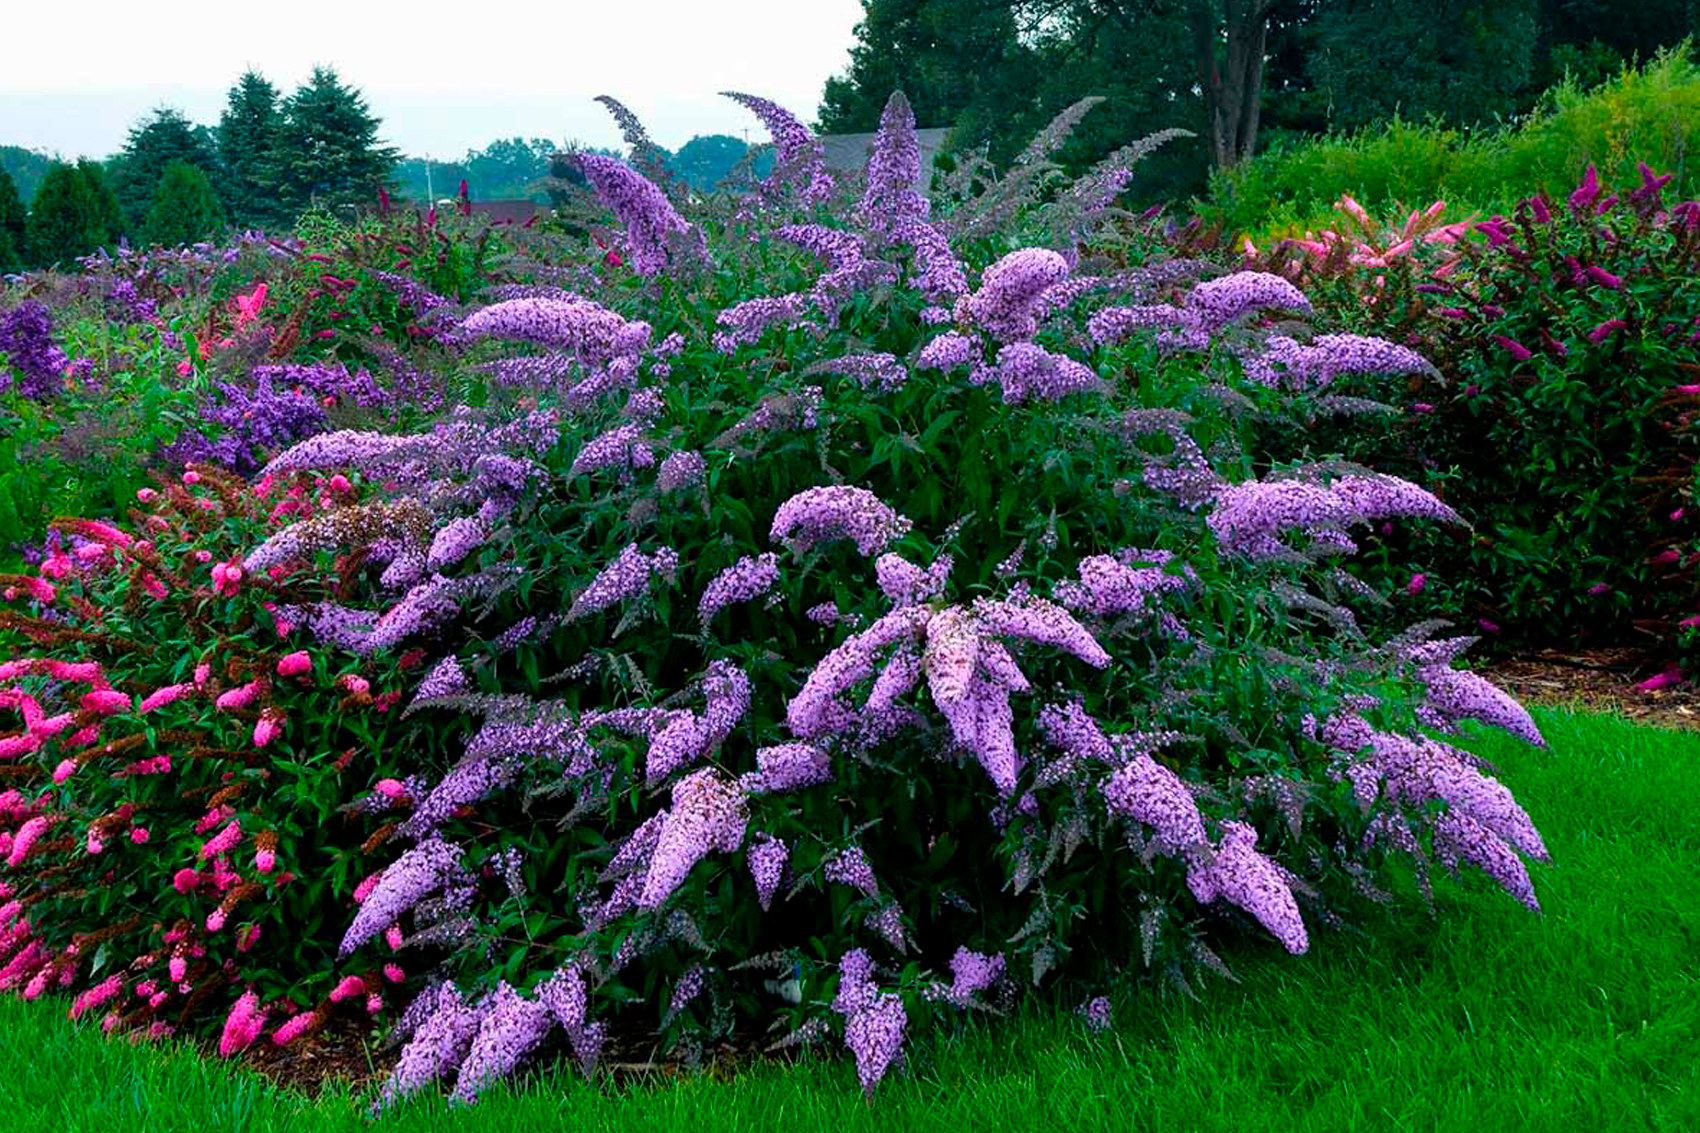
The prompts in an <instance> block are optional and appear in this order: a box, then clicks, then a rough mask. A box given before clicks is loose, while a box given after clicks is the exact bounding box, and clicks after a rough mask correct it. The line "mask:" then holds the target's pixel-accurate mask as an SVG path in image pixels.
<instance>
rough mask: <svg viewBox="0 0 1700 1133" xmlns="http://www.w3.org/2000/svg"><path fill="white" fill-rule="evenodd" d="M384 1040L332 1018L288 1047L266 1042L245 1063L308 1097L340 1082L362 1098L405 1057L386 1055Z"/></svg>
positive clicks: (256, 1046)
mask: <svg viewBox="0 0 1700 1133" xmlns="http://www.w3.org/2000/svg"><path fill="white" fill-rule="evenodd" d="M382 1037H383V1032H382V1031H381V1030H375V1029H374V1028H373V1027H372V1026H371V1025H370V1024H365V1023H359V1022H355V1021H353V1020H349V1019H340V1018H333V1019H331V1020H330V1021H329V1022H327V1023H326V1024H325V1025H324V1026H323V1027H321V1028H320V1029H319V1030H317V1031H314V1032H312V1033H311V1034H307V1035H303V1036H302V1037H300V1038H299V1039H296V1040H295V1041H294V1042H292V1043H290V1044H289V1045H288V1046H283V1047H280V1046H277V1045H276V1044H274V1043H273V1042H272V1041H271V1040H270V1039H269V1038H267V1039H262V1040H261V1041H260V1042H257V1043H255V1044H254V1045H253V1046H251V1047H249V1048H248V1050H247V1052H246V1053H245V1054H244V1055H243V1060H244V1061H245V1062H246V1063H247V1064H248V1065H249V1067H251V1068H252V1069H254V1070H257V1071H259V1072H260V1073H261V1074H264V1075H265V1076H266V1077H267V1078H270V1079H271V1080H272V1081H273V1082H275V1083H276V1084H277V1085H279V1086H282V1087H284V1088H285V1089H289V1090H294V1091H296V1092H298V1093H302V1094H306V1095H307V1096H308V1097H316V1096H318V1093H319V1091H320V1090H322V1089H324V1087H325V1086H326V1085H328V1084H330V1083H331V1082H336V1081H340V1082H345V1083H347V1084H348V1086H349V1087H350V1088H351V1089H352V1090H353V1091H354V1092H356V1093H360V1092H362V1091H364V1090H365V1089H366V1088H367V1087H369V1086H373V1085H376V1084H377V1083H378V1082H381V1081H382V1080H383V1079H385V1078H387V1077H389V1074H390V1071H391V1070H392V1069H394V1068H395V1062H396V1057H397V1056H398V1055H399V1054H400V1053H401V1051H400V1050H399V1049H392V1050H385V1049H383V1047H382V1046H381V1045H380V1040H381V1039H382Z"/></svg>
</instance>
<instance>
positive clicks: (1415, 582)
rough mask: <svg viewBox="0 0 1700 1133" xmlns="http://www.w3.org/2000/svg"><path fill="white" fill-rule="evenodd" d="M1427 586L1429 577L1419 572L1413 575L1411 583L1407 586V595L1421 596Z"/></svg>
mask: <svg viewBox="0 0 1700 1133" xmlns="http://www.w3.org/2000/svg"><path fill="white" fill-rule="evenodd" d="M1427 585H1428V576H1427V575H1425V574H1422V573H1421V572H1419V573H1417V574H1413V575H1412V576H1411V581H1409V582H1407V583H1406V584H1405V593H1407V594H1421V593H1422V592H1423V587H1425V586H1427Z"/></svg>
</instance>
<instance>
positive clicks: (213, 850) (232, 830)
mask: <svg viewBox="0 0 1700 1133" xmlns="http://www.w3.org/2000/svg"><path fill="white" fill-rule="evenodd" d="M240 841H242V820H241V819H231V821H230V825H228V826H226V827H225V828H224V829H223V830H220V831H219V832H218V833H217V834H214V835H213V836H212V837H211V838H208V839H207V840H206V842H205V843H204V844H203V845H202V846H201V852H200V860H201V861H206V860H207V859H208V858H211V857H216V856H218V855H219V854H228V853H229V852H230V851H231V850H234V849H235V848H236V845H237V843H238V842H240Z"/></svg>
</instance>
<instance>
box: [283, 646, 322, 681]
mask: <svg viewBox="0 0 1700 1133" xmlns="http://www.w3.org/2000/svg"><path fill="white" fill-rule="evenodd" d="M312 670H313V658H312V657H311V656H310V655H308V653H307V651H306V650H305V649H298V650H296V651H295V652H294V653H291V654H289V656H287V657H285V658H283V659H282V660H281V661H279V662H278V663H277V673H278V676H280V677H293V676H295V675H296V674H298V673H308V672H312Z"/></svg>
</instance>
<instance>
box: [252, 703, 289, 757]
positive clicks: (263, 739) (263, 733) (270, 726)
mask: <svg viewBox="0 0 1700 1133" xmlns="http://www.w3.org/2000/svg"><path fill="white" fill-rule="evenodd" d="M282 733H283V713H281V712H279V711H278V710H277V709H275V708H268V709H266V710H265V711H264V712H261V713H260V718H259V719H258V720H256V721H254V746H255V747H265V746H266V745H267V744H269V743H271V742H272V741H273V740H275V739H277V737H278V736H279V735H281V734H282Z"/></svg>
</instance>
